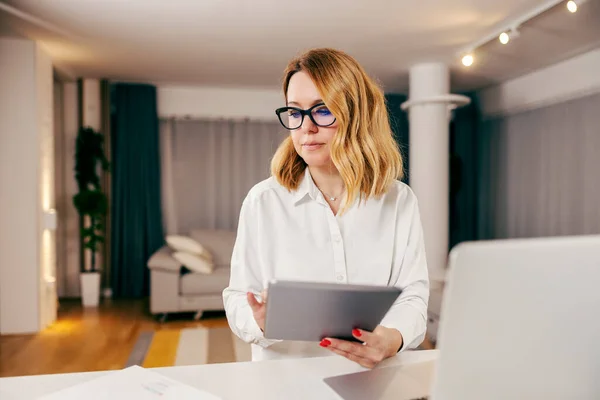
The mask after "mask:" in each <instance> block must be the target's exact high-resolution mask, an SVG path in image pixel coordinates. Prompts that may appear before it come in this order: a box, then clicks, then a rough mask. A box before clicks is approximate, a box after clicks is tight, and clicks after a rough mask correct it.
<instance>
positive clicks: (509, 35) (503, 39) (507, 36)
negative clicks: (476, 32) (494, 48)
mask: <svg viewBox="0 0 600 400" xmlns="http://www.w3.org/2000/svg"><path fill="white" fill-rule="evenodd" d="M518 37H519V31H518V30H517V28H511V29H510V31H507V32H502V33H501V34H500V36H499V37H498V40H500V43H502V44H507V43H508V42H509V41H511V40H512V39H515V38H518Z"/></svg>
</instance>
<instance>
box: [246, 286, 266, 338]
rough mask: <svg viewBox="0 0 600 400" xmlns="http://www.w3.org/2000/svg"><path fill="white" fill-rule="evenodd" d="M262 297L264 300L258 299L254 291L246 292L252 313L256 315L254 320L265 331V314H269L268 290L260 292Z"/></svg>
mask: <svg viewBox="0 0 600 400" xmlns="http://www.w3.org/2000/svg"><path fill="white" fill-rule="evenodd" d="M260 295H261V297H262V301H258V300H256V297H254V293H251V292H248V293H246V298H247V299H248V304H249V305H250V308H251V309H252V315H253V316H254V320H255V321H256V323H257V324H258V327H259V328H260V330H261V331H263V332H264V331H265V316H266V314H267V291H266V290H263V291H262V293H261V294H260Z"/></svg>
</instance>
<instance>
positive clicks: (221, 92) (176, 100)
mask: <svg viewBox="0 0 600 400" xmlns="http://www.w3.org/2000/svg"><path fill="white" fill-rule="evenodd" d="M157 98H158V99H157V102H158V115H159V116H160V117H172V116H176V117H184V116H188V117H191V118H246V117H249V118H254V119H266V120H276V119H277V116H276V115H275V109H276V108H278V107H281V106H282V105H285V104H284V102H285V100H284V97H283V94H282V92H281V91H279V90H260V89H231V88H213V87H201V86H198V87H194V86H171V85H158V86H157Z"/></svg>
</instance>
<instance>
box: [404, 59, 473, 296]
mask: <svg viewBox="0 0 600 400" xmlns="http://www.w3.org/2000/svg"><path fill="white" fill-rule="evenodd" d="M467 101H468V98H465V97H464V96H456V95H451V94H450V72H449V69H448V66H447V65H445V64H441V63H425V64H419V65H416V66H414V67H413V68H411V70H410V99H409V101H407V102H406V103H404V104H403V105H402V108H403V109H408V113H409V126H410V145H409V151H410V153H409V156H410V157H409V162H410V165H409V180H410V186H411V188H412V189H413V191H414V192H415V194H416V196H417V198H418V200H419V206H420V211H421V220H422V223H423V231H424V236H425V249H426V252H427V261H428V266H429V276H430V279H431V281H432V288H435V287H439V283H440V282H443V280H444V275H445V268H446V263H447V259H448V231H449V151H450V150H449V115H450V112H449V107H450V108H451V107H454V106H455V104H456V103H463V104H464V103H466V102H467Z"/></svg>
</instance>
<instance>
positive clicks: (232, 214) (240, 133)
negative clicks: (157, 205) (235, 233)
mask: <svg viewBox="0 0 600 400" xmlns="http://www.w3.org/2000/svg"><path fill="white" fill-rule="evenodd" d="M160 135H161V160H162V178H161V179H162V199H163V201H162V203H163V225H164V227H165V231H166V233H167V234H183V235H186V234H188V233H189V231H190V230H191V229H198V228H201V229H236V228H237V224H238V217H239V211H240V207H241V205H242V201H243V199H244V197H245V196H246V194H247V193H248V191H249V190H250V189H251V188H252V186H253V185H255V184H256V183H258V182H260V181H261V180H263V179H266V178H268V177H269V176H270V170H269V167H270V162H271V158H272V157H273V154H274V153H275V150H276V149H277V147H278V146H279V144H280V143H281V141H282V140H283V139H284V138H285V137H286V135H288V133H287V131H284V130H283V128H282V126H281V125H280V124H279V122H277V121H273V122H270V121H252V120H224V119H221V120H210V119H206V120H185V119H168V120H162V121H161V122H160Z"/></svg>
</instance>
